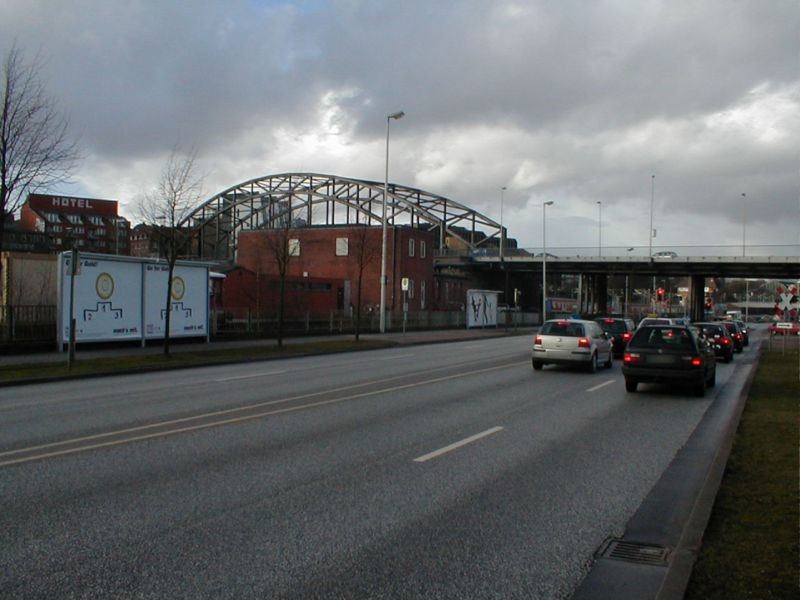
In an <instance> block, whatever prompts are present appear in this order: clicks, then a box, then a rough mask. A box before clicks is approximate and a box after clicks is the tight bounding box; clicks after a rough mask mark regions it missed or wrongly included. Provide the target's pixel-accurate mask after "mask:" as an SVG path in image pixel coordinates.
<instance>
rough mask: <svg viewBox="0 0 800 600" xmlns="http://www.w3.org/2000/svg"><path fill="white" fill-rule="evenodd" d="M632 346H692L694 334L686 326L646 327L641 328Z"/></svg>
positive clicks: (632, 341) (677, 347) (678, 347)
mask: <svg viewBox="0 0 800 600" xmlns="http://www.w3.org/2000/svg"><path fill="white" fill-rule="evenodd" d="M630 345H631V347H633V346H640V347H645V348H676V349H680V348H692V347H693V346H694V344H693V343H692V336H691V334H690V333H689V330H688V329H686V328H684V327H645V328H644V329H640V330H639V332H638V333H637V334H636V335H635V336H634V338H633V340H631V343H630Z"/></svg>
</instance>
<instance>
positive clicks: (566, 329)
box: [531, 319, 614, 373]
mask: <svg viewBox="0 0 800 600" xmlns="http://www.w3.org/2000/svg"><path fill="white" fill-rule="evenodd" d="M613 356H614V343H613V341H612V339H611V335H610V334H607V333H606V332H605V331H603V329H602V328H601V327H600V325H598V324H597V323H595V322H594V321H582V320H577V319H575V320H573V319H568V320H563V319H552V320H549V321H545V322H544V325H542V327H541V329H540V330H539V333H538V334H536V337H535V338H534V342H533V351H532V353H531V364H532V365H533V368H534V369H535V370H537V371H539V370H541V368H542V367H543V366H544V365H551V364H553V365H580V366H583V367H585V368H586V369H587V370H588V371H589V372H590V373H594V372H595V371H597V365H598V363H602V364H603V366H604V367H606V368H607V369H608V368H611V364H612V361H613Z"/></svg>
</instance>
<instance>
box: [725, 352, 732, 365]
mask: <svg viewBox="0 0 800 600" xmlns="http://www.w3.org/2000/svg"><path fill="white" fill-rule="evenodd" d="M732 361H733V351H731V352H730V353H729V354H728V355H726V356H725V362H726V363H729V362H732Z"/></svg>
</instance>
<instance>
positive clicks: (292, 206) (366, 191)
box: [180, 173, 500, 260]
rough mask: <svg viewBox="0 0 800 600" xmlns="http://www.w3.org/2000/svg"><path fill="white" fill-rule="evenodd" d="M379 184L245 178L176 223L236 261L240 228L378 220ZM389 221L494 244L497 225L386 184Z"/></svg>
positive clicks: (204, 251) (218, 256)
mask: <svg viewBox="0 0 800 600" xmlns="http://www.w3.org/2000/svg"><path fill="white" fill-rule="evenodd" d="M383 191H384V184H383V183H379V182H376V181H366V180H362V179H352V178H348V177H338V176H336V175H323V174H319V173H282V174H278V175H267V176H264V177H258V178H256V179H251V180H250V181H245V182H244V183H240V184H239V185H235V186H233V187H230V188H228V189H227V190H225V191H223V192H220V193H219V194H217V195H216V196H213V197H212V198H210V199H209V200H207V201H205V202H204V203H203V204H201V205H200V206H198V207H197V208H196V209H195V210H194V211H193V212H192V213H191V214H190V215H188V216H187V217H186V218H185V219H183V221H182V222H181V223H180V225H181V226H184V227H190V228H191V230H192V235H193V237H194V240H195V244H194V248H195V252H196V253H197V255H199V257H200V258H202V259H211V260H234V259H235V257H236V249H237V244H238V237H239V232H241V231H243V230H251V229H283V228H286V227H293V228H294V227H315V226H333V225H339V226H347V225H359V224H360V225H368V226H369V225H376V226H377V225H381V223H382V220H381V219H382V210H383ZM386 221H387V225H388V226H410V227H415V228H419V229H424V230H426V231H433V232H435V233H436V235H437V239H438V247H439V249H440V250H443V249H445V248H446V247H448V246H451V245H453V246H456V247H458V248H460V249H472V250H474V249H477V248H480V247H489V246H492V247H494V246H497V245H498V244H499V240H500V224H499V223H497V222H495V221H494V220H492V219H490V218H488V217H486V216H485V215H482V214H481V213H479V212H477V211H474V210H472V209H470V208H468V207H466V206H464V205H463V204H459V203H458V202H454V201H453V200H450V199H449V198H445V197H444V196H438V195H436V194H432V193H430V192H426V191H424V190H419V189H416V188H411V187H405V186H400V185H397V184H393V183H390V184H389V193H388V197H387V200H386Z"/></svg>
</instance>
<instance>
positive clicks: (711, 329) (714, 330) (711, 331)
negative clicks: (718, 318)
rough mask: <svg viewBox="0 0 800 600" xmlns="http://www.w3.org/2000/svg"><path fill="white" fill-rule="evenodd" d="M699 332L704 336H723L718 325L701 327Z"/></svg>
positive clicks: (723, 333)
mask: <svg viewBox="0 0 800 600" xmlns="http://www.w3.org/2000/svg"><path fill="white" fill-rule="evenodd" d="M701 330H702V332H703V333H704V334H706V335H725V332H724V331H722V327H720V326H719V325H703V326H702V328H701Z"/></svg>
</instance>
